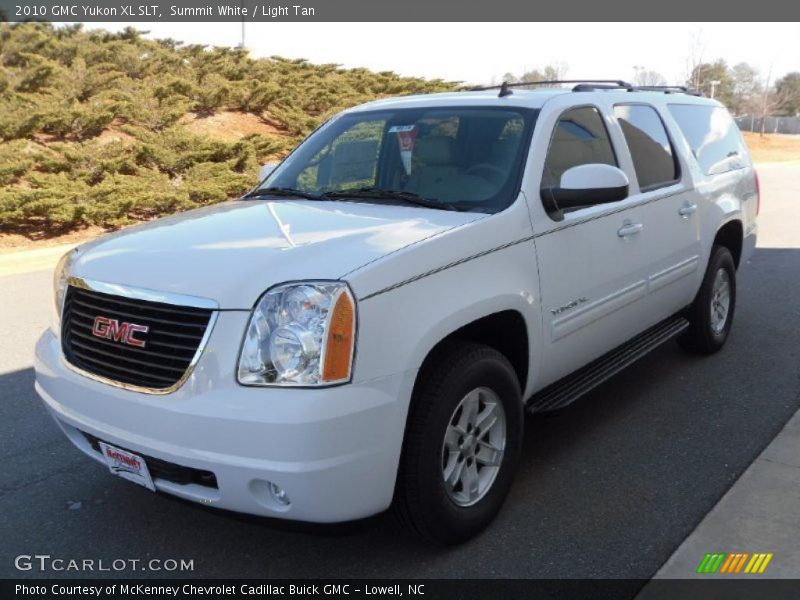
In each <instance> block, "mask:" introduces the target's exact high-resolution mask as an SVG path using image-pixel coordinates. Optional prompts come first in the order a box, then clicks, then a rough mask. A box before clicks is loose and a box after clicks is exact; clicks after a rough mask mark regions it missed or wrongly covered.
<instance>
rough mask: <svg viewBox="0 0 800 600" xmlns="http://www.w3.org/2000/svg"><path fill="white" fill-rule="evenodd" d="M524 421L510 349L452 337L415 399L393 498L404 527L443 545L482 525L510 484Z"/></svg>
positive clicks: (422, 380)
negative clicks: (505, 350) (507, 355)
mask: <svg viewBox="0 0 800 600" xmlns="http://www.w3.org/2000/svg"><path fill="white" fill-rule="evenodd" d="M523 426H524V419H523V406H522V399H521V391H520V385H519V381H518V379H517V376H516V373H515V371H514V369H513V367H512V366H511V364H510V363H509V361H508V360H507V359H506V358H505V356H503V355H502V354H500V353H499V352H498V351H496V350H494V349H493V348H490V347H488V346H484V345H481V344H475V343H471V342H453V343H448V344H447V345H446V346H445V347H444V348H443V349H442V351H441V352H439V353H438V358H436V359H435V362H434V363H432V364H430V365H429V366H427V367H426V368H425V370H424V372H422V373H421V374H420V381H419V382H418V384H417V387H416V388H415V392H414V398H413V399H412V404H411V408H410V413H409V416H408V423H407V427H406V436H405V442H404V446H403V455H402V457H401V460H400V468H399V471H398V476H397V485H396V490H395V498H394V504H393V511H394V513H395V515H396V517H397V518H398V520H399V521H400V523H401V526H402V527H403V529H404V530H406V531H408V532H410V533H412V534H414V535H416V536H418V537H423V538H425V539H428V540H434V541H438V542H440V543H443V544H458V543H461V542H464V541H466V540H468V539H470V538H471V537H473V536H474V535H476V534H477V533H478V532H480V531H481V530H482V529H484V528H485V527H486V526H487V525H488V524H489V523H490V522H491V521H492V519H494V517H495V515H496V514H497V513H498V511H499V510H500V507H501V506H502V504H503V501H504V500H505V498H506V495H507V494H508V491H509V488H510V487H511V482H512V480H513V478H514V472H515V470H516V467H517V462H518V460H519V455H520V450H521V448H522V436H523ZM481 428H483V429H481Z"/></svg>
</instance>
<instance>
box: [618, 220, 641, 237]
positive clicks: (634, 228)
mask: <svg viewBox="0 0 800 600" xmlns="http://www.w3.org/2000/svg"><path fill="white" fill-rule="evenodd" d="M642 228H643V226H642V224H641V223H631V222H630V221H626V222H625V223H623V224H622V227H620V228H619V229H618V230H617V235H618V236H619V237H621V238H627V237H630V236H632V235H636V234H637V233H639V232H640V231H641V230H642Z"/></svg>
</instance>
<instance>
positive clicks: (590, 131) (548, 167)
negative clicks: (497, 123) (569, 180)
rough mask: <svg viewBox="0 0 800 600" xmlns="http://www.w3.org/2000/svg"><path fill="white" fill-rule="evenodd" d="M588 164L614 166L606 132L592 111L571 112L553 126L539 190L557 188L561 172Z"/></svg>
mask: <svg viewBox="0 0 800 600" xmlns="http://www.w3.org/2000/svg"><path fill="white" fill-rule="evenodd" d="M592 163H602V164H604V165H611V166H614V167H616V166H617V159H616V157H615V156H614V149H613V148H612V146H611V141H610V140H609V139H608V131H606V126H605V123H603V118H602V117H601V116H600V112H599V111H598V110H597V109H596V108H594V107H590V106H585V107H581V108H573V109H571V110H568V111H566V112H565V113H564V114H562V115H561V118H559V120H558V123H557V124H556V128H555V131H554V132H553V138H552V139H551V141H550V148H549V149H548V150H547V158H545V161H544V173H543V174H542V188H551V187H557V186H558V185H559V183H560V182H561V175H563V174H564V171H566V170H567V169H571V168H572V167H577V166H578V165H588V164H592Z"/></svg>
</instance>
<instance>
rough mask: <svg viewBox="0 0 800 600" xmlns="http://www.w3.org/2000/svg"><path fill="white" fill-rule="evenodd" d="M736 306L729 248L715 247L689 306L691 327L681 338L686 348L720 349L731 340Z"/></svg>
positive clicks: (732, 264)
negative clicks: (697, 290)
mask: <svg viewBox="0 0 800 600" xmlns="http://www.w3.org/2000/svg"><path fill="white" fill-rule="evenodd" d="M735 308H736V264H735V263H734V261H733V256H732V255H731V252H730V250H728V249H727V248H726V247H725V246H714V247H713V248H712V249H711V258H710V259H709V261H708V267H707V269H706V273H705V276H704V277H703V283H702V285H701V286H700V291H699V292H698V293H697V297H696V298H695V300H694V302H693V303H692V305H691V306H690V307H689V311H688V317H689V323H690V325H689V329H687V330H686V332H685V333H684V334H683V335H682V336H681V337H680V338H678V341H679V343H680V344H681V346H682V347H683V348H685V349H686V350H690V351H692V352H698V353H700V354H713V353H715V352H717V351H719V350H720V349H721V348H722V346H724V345H725V342H726V341H727V339H728V334H729V333H730V330H731V325H732V324H733V313H734V310H735Z"/></svg>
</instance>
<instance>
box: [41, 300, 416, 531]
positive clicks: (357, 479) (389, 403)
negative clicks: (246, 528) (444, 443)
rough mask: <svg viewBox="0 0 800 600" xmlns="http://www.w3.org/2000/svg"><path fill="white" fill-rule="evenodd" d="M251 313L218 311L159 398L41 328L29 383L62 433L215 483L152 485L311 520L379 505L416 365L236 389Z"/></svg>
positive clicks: (390, 478) (360, 513) (386, 498)
mask: <svg viewBox="0 0 800 600" xmlns="http://www.w3.org/2000/svg"><path fill="white" fill-rule="evenodd" d="M248 318H249V313H246V312H221V313H220V316H219V320H218V322H217V324H216V327H215V329H214V332H213V334H212V335H211V339H210V340H209V344H208V346H207V348H206V350H205V351H204V354H203V356H202V357H201V359H200V361H199V362H198V364H197V365H196V367H195V369H194V371H193V373H192V375H191V376H190V377H189V379H188V380H187V381H186V382H185V383H184V384H183V386H182V387H181V388H179V389H178V390H176V391H175V392H173V393H171V394H167V395H163V396H159V395H149V394H143V393H139V392H133V391H129V390H125V389H121V388H117V387H113V386H110V385H107V384H103V383H100V382H98V381H94V380H92V379H90V378H88V377H85V376H83V375H80V374H78V373H75V372H74V371H72V370H71V369H70V368H69V367H68V366H67V365H66V364H65V362H64V359H63V356H62V354H61V347H60V340H59V339H58V337H57V336H56V335H54V334H53V333H52V332H51V331H49V330H48V331H46V332H45V333H44V334H43V335H42V337H41V338H40V340H39V342H38V343H37V346H36V365H35V366H36V390H37V392H38V393H39V395H40V396H41V397H42V399H43V400H44V402H45V404H46V406H47V408H48V409H49V411H50V412H51V414H52V415H53V417H54V418H55V420H56V422H57V423H58V424H59V426H60V427H61V428H62V430H63V431H64V433H65V434H66V435H67V437H68V438H69V439H70V440H71V441H72V442H73V443H74V444H75V445H76V446H77V447H78V448H80V449H81V450H82V451H83V452H85V453H86V454H88V455H89V456H91V457H92V458H94V459H96V460H98V461H100V462H103V458H102V456H101V455H100V454H99V452H97V450H96V449H94V448H93V447H92V445H91V444H90V441H89V439H87V437H86V436H85V435H84V434H89V436H90V437H91V436H94V437H96V438H99V439H100V440H103V441H106V442H108V443H110V444H113V445H117V446H120V447H122V448H125V449H128V450H130V451H132V452H135V453H137V454H141V455H143V456H146V457H152V458H155V459H157V460H160V461H166V462H167V463H172V464H173V465H176V466H179V467H185V468H189V469H195V470H200V471H210V472H211V473H213V475H214V476H215V478H216V487H214V486H210V485H201V484H198V483H195V482H190V483H185V482H184V483H176V482H175V481H169V480H167V479H160V478H158V477H157V476H155V475H154V484H155V486H156V489H158V490H159V491H163V492H166V493H169V494H173V495H175V496H180V497H181V498H185V499H188V500H193V501H196V502H201V503H203V504H206V505H210V506H215V507H219V508H224V509H228V510H233V511H237V512H244V513H250V514H256V515H263V516H270V517H278V518H286V519H295V520H301V521H312V522H337V521H347V520H352V519H358V518H362V517H366V516H369V515H372V514H375V513H378V512H381V511H382V510H385V509H386V508H387V507H388V506H389V504H390V503H391V499H392V494H393V492H394V483H395V477H396V472H397V465H398V462H399V457H400V450H401V446H402V439H403V432H404V429H405V421H406V411H407V409H408V400H409V398H410V396H411V390H412V387H413V382H414V376H415V373H414V372H413V371H409V372H405V373H400V374H397V375H392V376H389V377H385V378H381V379H374V380H368V381H361V382H354V383H352V384H348V385H343V386H339V387H333V388H324V389H280V388H250V387H244V386H240V385H238V384H237V383H236V379H235V371H234V369H235V363H236V359H237V356H238V349H239V342H240V340H241V332H242V331H244V328H245V325H246V322H247V319H248ZM267 482H273V483H275V484H277V485H278V486H280V487H282V488H283V489H284V490H286V492H287V494H288V496H289V499H290V504H289V505H288V506H282V505H280V504H279V503H277V502H276V501H275V500H274V498H272V496H271V495H270V493H269V491H268V486H267Z"/></svg>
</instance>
